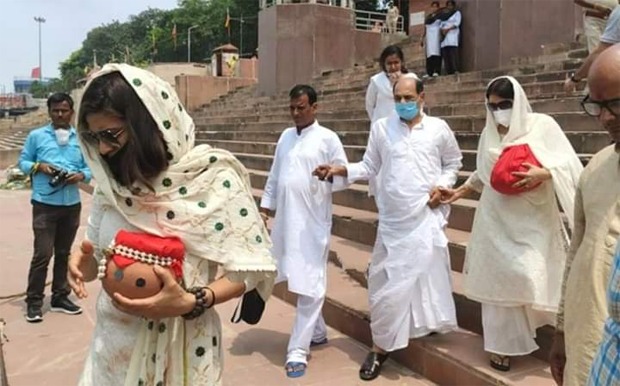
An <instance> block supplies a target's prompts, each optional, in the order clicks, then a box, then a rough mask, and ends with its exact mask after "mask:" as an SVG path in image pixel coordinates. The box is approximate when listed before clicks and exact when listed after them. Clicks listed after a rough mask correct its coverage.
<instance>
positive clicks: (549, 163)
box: [443, 77, 583, 371]
mask: <svg viewBox="0 0 620 386" xmlns="http://www.w3.org/2000/svg"><path fill="white" fill-rule="evenodd" d="M486 97H487V118H486V125H485V128H484V130H483V131H482V134H481V137H480V142H479V144H478V153H477V170H476V171H475V172H473V173H472V175H471V176H470V177H469V179H468V180H467V181H466V182H465V184H463V185H462V186H460V187H459V188H458V189H456V190H446V191H444V192H443V193H444V202H446V203H451V202H454V201H456V200H458V199H459V198H461V197H465V196H467V195H468V194H469V193H471V192H473V191H477V192H480V193H481V196H480V201H479V204H478V207H477V208H476V215H475V218H474V224H473V228H472V232H471V239H470V241H469V243H468V245H467V253H466V261H465V267H464V271H463V273H464V275H465V277H464V290H465V295H466V296H467V297H469V298H471V299H473V300H476V301H479V302H480V303H482V323H483V329H484V347H485V351H487V352H489V353H491V360H490V363H491V366H492V367H493V368H495V369H497V370H501V371H508V370H509V369H510V357H512V356H519V355H527V354H529V353H531V352H533V351H535V350H537V349H538V345H537V344H536V342H535V340H534V338H535V337H536V329H537V328H538V327H541V326H543V325H545V324H552V323H553V321H554V316H555V313H556V312H557V309H558V304H559V300H560V293H561V286H562V275H563V272H564V262H565V259H566V251H567V247H568V239H567V238H568V236H567V235H568V233H567V230H566V229H565V227H564V223H563V221H562V217H561V211H563V212H564V214H565V215H566V218H567V220H568V226H569V227H570V228H572V223H573V201H574V195H575V189H576V186H577V182H578V179H579V175H580V174H581V171H582V170H583V166H582V165H581V162H580V161H579V158H578V157H577V154H576V153H575V151H574V149H573V148H572V146H571V144H570V142H569V141H568V139H567V138H566V135H565V134H564V132H563V131H562V129H561V128H560V126H559V125H558V124H557V122H556V121H555V120H554V119H553V118H551V117H550V116H548V115H545V114H536V113H533V112H532V110H531V107H530V104H529V102H528V100H527V97H526V95H525V92H524V91H523V88H522V87H521V85H520V84H519V83H518V82H517V81H516V80H515V79H514V78H512V77H500V78H497V79H494V80H493V81H492V82H491V83H490V84H489V86H488V88H487V95H486ZM523 144H527V145H528V146H529V148H530V149H531V153H533V156H534V157H535V158H536V159H537V160H538V162H539V163H540V165H541V166H540V167H539V166H535V165H533V164H530V163H527V164H526V163H523V164H521V165H519V166H521V167H523V168H524V169H523V170H522V171H513V172H511V173H510V171H505V173H510V174H511V175H512V176H514V177H516V181H517V182H515V183H514V185H513V186H512V187H510V188H512V189H516V190H521V192H519V193H517V194H503V193H500V192H499V191H497V190H496V189H495V188H494V187H493V186H492V184H491V180H492V176H493V175H494V166H495V165H496V163H497V161H498V159H499V158H500V154H502V151H504V150H505V149H507V148H510V147H512V146H517V145H523ZM558 202H559V204H560V206H561V209H560V207H559V206H558Z"/></svg>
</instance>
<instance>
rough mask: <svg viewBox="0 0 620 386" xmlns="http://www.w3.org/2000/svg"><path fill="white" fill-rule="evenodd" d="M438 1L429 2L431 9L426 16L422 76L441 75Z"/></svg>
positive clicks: (439, 11)
mask: <svg viewBox="0 0 620 386" xmlns="http://www.w3.org/2000/svg"><path fill="white" fill-rule="evenodd" d="M443 14H444V13H442V12H441V10H440V9H439V1H433V2H432V3H431V11H430V13H429V14H428V15H427V16H426V19H425V20H424V24H425V25H426V27H425V29H424V35H423V36H422V43H421V45H422V47H424V46H425V44H426V75H424V77H430V76H432V77H437V76H439V75H441V23H442V20H441V15H443Z"/></svg>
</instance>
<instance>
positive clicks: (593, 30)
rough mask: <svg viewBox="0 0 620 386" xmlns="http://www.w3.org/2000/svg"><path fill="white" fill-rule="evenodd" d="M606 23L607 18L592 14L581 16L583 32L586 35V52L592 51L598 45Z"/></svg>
mask: <svg viewBox="0 0 620 386" xmlns="http://www.w3.org/2000/svg"><path fill="white" fill-rule="evenodd" d="M606 25H607V20H603V19H599V18H598V17H592V16H584V17H583V33H584V34H585V35H586V42H587V44H588V53H592V51H594V50H595V49H596V47H598V45H599V43H600V42H601V35H603V32H604V31H605V26H606Z"/></svg>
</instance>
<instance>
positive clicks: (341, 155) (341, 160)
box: [329, 136, 349, 192]
mask: <svg viewBox="0 0 620 386" xmlns="http://www.w3.org/2000/svg"><path fill="white" fill-rule="evenodd" d="M329 163H330V164H331V165H346V164H347V163H348V160H347V154H346V153H345V151H344V147H343V146H342V142H340V138H338V136H334V137H333V140H331V141H330V162H329ZM348 186H349V181H348V178H346V177H340V176H336V177H334V181H333V182H332V191H333V192H338V191H340V190H344V189H346V188H347V187H348Z"/></svg>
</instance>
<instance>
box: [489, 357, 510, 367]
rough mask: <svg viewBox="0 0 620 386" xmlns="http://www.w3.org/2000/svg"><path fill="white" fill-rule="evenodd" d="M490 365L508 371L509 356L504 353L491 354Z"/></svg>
mask: <svg viewBox="0 0 620 386" xmlns="http://www.w3.org/2000/svg"><path fill="white" fill-rule="evenodd" d="M489 363H490V364H491V367H493V368H494V369H495V370H498V371H510V357H509V356H506V355H498V354H491V360H490V361H489Z"/></svg>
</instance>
